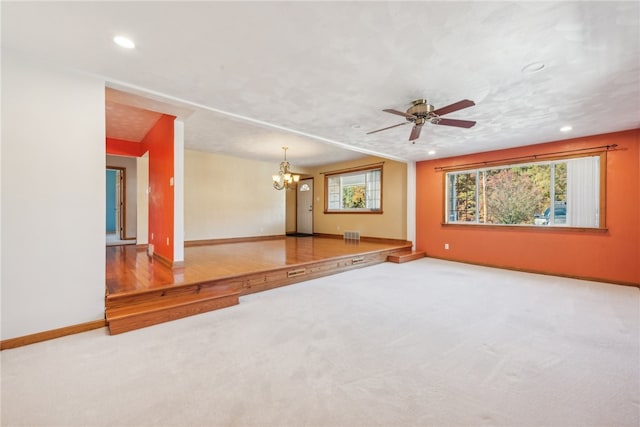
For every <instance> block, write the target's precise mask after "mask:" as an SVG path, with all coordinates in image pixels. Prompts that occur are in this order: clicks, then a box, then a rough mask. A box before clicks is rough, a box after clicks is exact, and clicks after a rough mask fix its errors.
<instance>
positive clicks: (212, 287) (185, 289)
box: [105, 281, 234, 310]
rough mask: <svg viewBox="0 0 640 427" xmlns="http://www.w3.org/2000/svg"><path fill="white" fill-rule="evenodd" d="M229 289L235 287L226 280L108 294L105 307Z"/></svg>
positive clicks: (116, 306)
mask: <svg viewBox="0 0 640 427" xmlns="http://www.w3.org/2000/svg"><path fill="white" fill-rule="evenodd" d="M227 290H228V291H231V292H233V291H234V289H233V287H232V286H228V285H227V284H226V283H224V281H216V282H209V283H198V284H191V285H184V286H180V287H175V288H170V289H158V290H152V291H146V292H140V293H133V294H131V295H126V294H125V295H107V297H106V299H105V308H106V309H107V310H109V309H115V308H121V307H130V306H132V305H136V304H143V303H149V302H154V301H158V302H160V301H167V300H169V299H171V298H180V297H184V296H187V295H195V294H198V293H201V292H209V291H227Z"/></svg>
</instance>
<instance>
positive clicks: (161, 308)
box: [105, 289, 240, 335]
mask: <svg viewBox="0 0 640 427" xmlns="http://www.w3.org/2000/svg"><path fill="white" fill-rule="evenodd" d="M239 293H240V292H239V291H236V290H229V289H224V290H218V289H213V290H202V291H200V292H196V293H190V294H186V295H179V296H167V297H163V298H159V299H154V300H151V301H147V302H140V303H138V304H132V305H128V306H124V307H117V308H110V309H107V310H106V312H105V314H106V317H107V322H108V324H109V332H110V333H111V335H115V334H121V333H123V332H127V331H132V330H134V329H140V328H144V327H147V326H151V325H157V324H158V323H163V322H169V321H171V320H176V319H181V318H183V317H187V316H193V315H194V314H200V313H205V312H207V311H213V310H218V309H220V308H225V307H230V306H233V305H236V304H238V295H239Z"/></svg>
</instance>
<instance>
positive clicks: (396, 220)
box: [313, 157, 407, 240]
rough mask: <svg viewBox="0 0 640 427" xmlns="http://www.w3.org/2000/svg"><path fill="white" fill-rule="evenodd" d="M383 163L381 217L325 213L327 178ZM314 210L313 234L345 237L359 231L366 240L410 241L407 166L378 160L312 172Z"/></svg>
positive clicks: (342, 164) (374, 158) (346, 163)
mask: <svg viewBox="0 0 640 427" xmlns="http://www.w3.org/2000/svg"><path fill="white" fill-rule="evenodd" d="M379 162H384V165H383V170H382V210H383V213H382V214H338V213H331V214H325V213H324V174H323V172H331V171H335V170H341V169H348V168H355V167H359V166H364V165H368V164H371V163H379ZM313 178H314V191H313V192H314V207H313V231H314V233H322V234H340V235H341V234H343V233H344V231H345V230H348V231H360V235H361V236H364V237H380V238H388V239H403V240H405V239H406V238H407V165H406V164H405V163H400V162H395V161H393V160H387V159H381V158H378V157H366V158H363V159H359V160H355V161H351V162H343V163H335V164H332V165H328V166H322V167H320V168H316V169H315V170H313Z"/></svg>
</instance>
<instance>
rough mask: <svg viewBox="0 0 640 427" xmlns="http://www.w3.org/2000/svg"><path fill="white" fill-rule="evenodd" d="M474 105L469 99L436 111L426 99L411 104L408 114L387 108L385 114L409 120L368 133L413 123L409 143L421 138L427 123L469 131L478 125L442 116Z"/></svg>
mask: <svg viewBox="0 0 640 427" xmlns="http://www.w3.org/2000/svg"><path fill="white" fill-rule="evenodd" d="M474 105H476V104H475V102H473V101H471V100H469V99H463V100H462V101H458V102H456V103H453V104H451V105H447V106H446V107H442V108H438V109H437V110H436V109H435V107H434V106H433V105H431V104H429V103H428V102H427V100H426V99H416V100H414V101H412V102H411V107H409V109H408V110H407V111H406V112H402V111H398V110H394V109H392V108H387V109H384V110H382V111H384V112H385V113H390V114H395V115H397V116H402V117H404V118H405V119H407V121H406V122H404V123H399V124H397V125H393V126H389V127H386V128H382V129H377V130H374V131H371V132H367V135H370V134H372V133H376V132H380V131H383V130H387V129H392V128H395V127H398V126H402V125H406V124H409V123H413V129H411V134H410V135H409V141H415V140H416V139H418V138H419V137H420V131H421V130H422V126H424V124H425V123H427V122H429V123H431V124H434V125H444V126H453V127H459V128H465V129H468V128H470V127H473V126H474V125H475V124H476V122H474V121H471V120H457V119H443V118H442V117H440V116H443V115H445V114H449V113H453V112H454V111H458V110H462V109H463V108H468V107H471V106H474ZM414 144H415V142H414Z"/></svg>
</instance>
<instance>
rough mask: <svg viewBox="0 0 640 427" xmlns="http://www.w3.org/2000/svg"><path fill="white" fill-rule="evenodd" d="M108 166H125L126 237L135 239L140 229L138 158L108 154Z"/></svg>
mask: <svg viewBox="0 0 640 427" xmlns="http://www.w3.org/2000/svg"><path fill="white" fill-rule="evenodd" d="M107 166H117V167H121V168H125V175H126V183H125V186H126V189H125V213H126V217H125V225H126V230H125V237H126V238H129V239H135V238H136V235H137V229H138V225H137V219H136V217H137V216H138V207H137V205H138V203H137V199H138V183H137V171H136V169H137V165H136V159H135V157H124V156H110V155H107ZM105 202H106V199H105Z"/></svg>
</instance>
